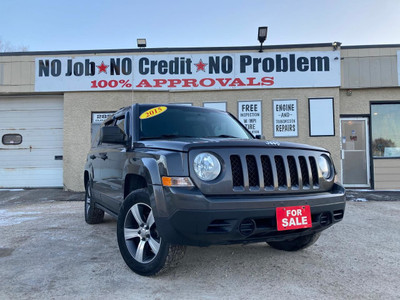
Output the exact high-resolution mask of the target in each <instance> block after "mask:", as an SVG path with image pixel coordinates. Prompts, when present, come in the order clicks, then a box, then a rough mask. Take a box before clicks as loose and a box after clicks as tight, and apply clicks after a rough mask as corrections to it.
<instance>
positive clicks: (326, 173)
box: [318, 155, 332, 179]
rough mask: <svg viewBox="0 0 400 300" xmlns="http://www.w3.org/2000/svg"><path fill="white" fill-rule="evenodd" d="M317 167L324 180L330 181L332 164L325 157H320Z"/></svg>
mask: <svg viewBox="0 0 400 300" xmlns="http://www.w3.org/2000/svg"><path fill="white" fill-rule="evenodd" d="M318 166H319V169H320V170H321V174H322V176H323V177H324V178H325V179H330V178H331V176H332V163H331V160H330V159H329V158H328V157H327V156H326V155H321V156H320V157H319V159H318Z"/></svg>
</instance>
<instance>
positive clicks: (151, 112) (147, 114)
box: [139, 106, 167, 120]
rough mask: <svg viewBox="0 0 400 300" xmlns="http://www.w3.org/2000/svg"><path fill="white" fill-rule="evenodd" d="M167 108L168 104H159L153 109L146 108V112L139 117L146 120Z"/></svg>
mask: <svg viewBox="0 0 400 300" xmlns="http://www.w3.org/2000/svg"><path fill="white" fill-rule="evenodd" d="M166 110H167V107H166V106H158V107H154V108H152V109H149V110H146V111H145V112H144V113H142V114H141V115H140V117H139V119H141V120H144V119H149V118H152V117H155V116H158V115H159V114H162V113H163V112H165V111H166Z"/></svg>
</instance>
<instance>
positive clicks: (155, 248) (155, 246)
mask: <svg viewBox="0 0 400 300" xmlns="http://www.w3.org/2000/svg"><path fill="white" fill-rule="evenodd" d="M149 245H150V248H151V250H152V251H153V253H154V254H156V255H157V253H158V251H159V250H160V243H159V242H157V241H156V240H155V239H153V238H152V237H150V238H149Z"/></svg>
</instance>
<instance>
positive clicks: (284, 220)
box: [276, 205, 312, 231]
mask: <svg viewBox="0 0 400 300" xmlns="http://www.w3.org/2000/svg"><path fill="white" fill-rule="evenodd" d="M276 222H277V227H278V231H282V230H292V229H301V228H310V227H312V220H311V211H310V206H309V205H301V206H289V207H277V208H276Z"/></svg>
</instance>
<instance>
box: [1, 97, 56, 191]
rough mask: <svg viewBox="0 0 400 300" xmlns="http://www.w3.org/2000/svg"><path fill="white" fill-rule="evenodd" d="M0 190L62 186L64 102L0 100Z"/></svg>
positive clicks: (30, 99)
mask: <svg viewBox="0 0 400 300" xmlns="http://www.w3.org/2000/svg"><path fill="white" fill-rule="evenodd" d="M0 138H1V141H0V142H1V144H0V187H3V188H4V187H7V188H9V187H62V186H63V161H62V155H63V99H62V98H61V97H54V96H52V97H48V96H42V97H6V98H5V97H0Z"/></svg>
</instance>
